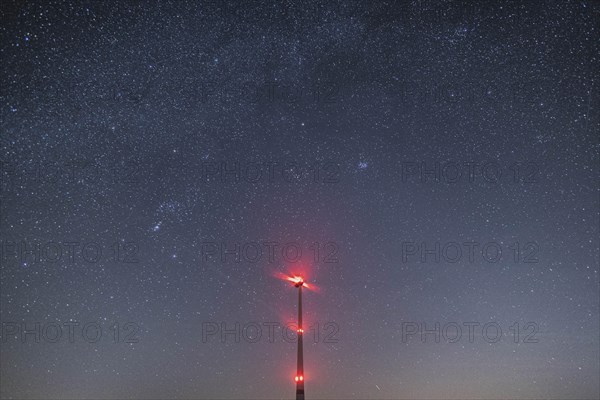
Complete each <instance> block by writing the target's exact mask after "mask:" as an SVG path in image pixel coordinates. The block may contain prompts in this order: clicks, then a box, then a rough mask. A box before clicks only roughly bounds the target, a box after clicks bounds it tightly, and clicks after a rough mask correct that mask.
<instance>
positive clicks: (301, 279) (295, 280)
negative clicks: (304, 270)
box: [273, 271, 319, 292]
mask: <svg viewBox="0 0 600 400" xmlns="http://www.w3.org/2000/svg"><path fill="white" fill-rule="evenodd" d="M273 275H274V276H275V277H276V278H277V279H281V280H282V281H288V282H291V283H293V284H294V286H295V285H297V284H299V283H300V282H302V287H303V288H306V289H308V290H312V291H315V292H318V291H319V288H318V287H317V286H316V285H315V284H313V283H311V284H310V285H309V284H308V283H306V282H305V279H306V277H305V276H304V275H300V274H293V275H286V274H284V273H282V272H279V271H277V272H275V273H274V274H273Z"/></svg>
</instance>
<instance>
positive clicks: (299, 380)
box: [291, 276, 308, 400]
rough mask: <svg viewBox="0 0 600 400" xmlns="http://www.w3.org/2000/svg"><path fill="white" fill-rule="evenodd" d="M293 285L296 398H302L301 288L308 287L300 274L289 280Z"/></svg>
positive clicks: (302, 331) (302, 332) (302, 330)
mask: <svg viewBox="0 0 600 400" xmlns="http://www.w3.org/2000/svg"><path fill="white" fill-rule="evenodd" d="M291 281H292V282H293V283H294V287H297V288H298V331H297V333H298V358H297V364H296V376H295V377H294V380H295V381H296V400H304V351H303V348H302V336H303V335H304V329H303V328H302V288H303V287H305V288H308V285H307V284H306V283H305V282H304V278H303V277H301V276H294V277H293V278H292V280H291Z"/></svg>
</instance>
